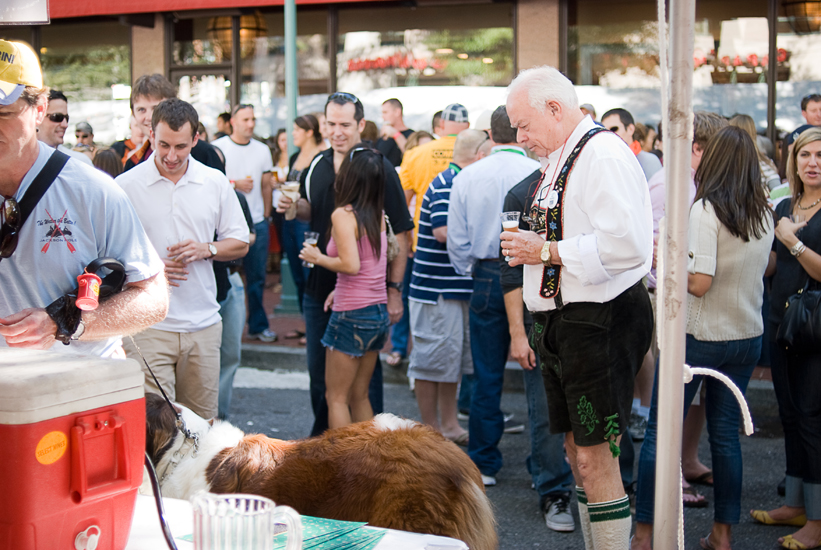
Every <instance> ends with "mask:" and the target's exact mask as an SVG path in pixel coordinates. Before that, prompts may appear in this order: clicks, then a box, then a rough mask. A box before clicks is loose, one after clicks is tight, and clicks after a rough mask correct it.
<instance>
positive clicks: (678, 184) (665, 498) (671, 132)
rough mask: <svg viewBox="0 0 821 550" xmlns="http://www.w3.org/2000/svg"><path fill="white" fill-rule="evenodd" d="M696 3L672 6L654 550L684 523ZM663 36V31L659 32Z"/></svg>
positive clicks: (668, 549) (686, 0)
mask: <svg viewBox="0 0 821 550" xmlns="http://www.w3.org/2000/svg"><path fill="white" fill-rule="evenodd" d="M694 27H695V0H670V29H671V30H670V38H671V43H672V45H671V49H670V58H671V74H672V86H671V94H670V102H669V119H670V121H669V124H668V125H667V128H663V129H662V131H663V132H664V151H665V154H664V160H665V162H664V164H665V170H666V171H667V178H666V179H667V196H666V217H667V223H666V235H662V236H660V238H662V239H665V243H664V244H665V246H664V247H663V248H664V260H663V266H662V269H663V273H662V274H661V277H662V278H663V284H662V296H661V303H660V304H659V306H658V314H657V320H658V322H659V323H663V324H664V340H665V341H664V342H663V346H662V348H661V353H660V366H659V383H658V403H660V405H659V408H658V442H657V446H656V449H657V454H656V507H655V523H654V538H653V548H655V550H673V549H676V548H679V536H678V531H679V529H678V525H679V519H680V517H681V507H682V501H681V427H682V409H683V401H684V393H683V390H684V383H683V365H684V331H685V320H686V304H687V224H688V218H689V212H690V199H689V187H690V158H691V147H692V140H693V114H692V113H693V108H692V107H693V101H692V95H693V93H692V88H693V40H694ZM659 31H660V32H659V35H660V36H663V32H662V31H663V29H659Z"/></svg>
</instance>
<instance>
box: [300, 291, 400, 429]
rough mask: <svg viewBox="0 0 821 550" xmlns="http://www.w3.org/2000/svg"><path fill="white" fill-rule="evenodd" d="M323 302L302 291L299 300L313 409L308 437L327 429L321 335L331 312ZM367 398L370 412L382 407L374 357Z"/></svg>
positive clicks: (379, 375)
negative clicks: (303, 317) (303, 323)
mask: <svg viewBox="0 0 821 550" xmlns="http://www.w3.org/2000/svg"><path fill="white" fill-rule="evenodd" d="M324 302H325V300H324V299H323V300H319V299H317V298H314V297H313V296H311V295H310V294H305V298H304V299H303V303H302V311H303V315H304V316H305V338H306V340H307V344H306V346H305V353H306V356H307V357H306V358H307V360H308V376H309V377H310V380H311V381H310V393H311V408H312V409H313V411H314V425H313V427H312V428H311V436H312V437H313V436H315V435H319V434H321V433H322V432H324V431H325V430H327V429H328V403H327V402H326V401H325V346H323V345H322V337H323V336H324V335H325V330H326V329H327V328H328V321H330V319H331V312H330V311H324V310H323V305H324ZM368 399H370V401H371V408H373V413H374V414H379V413H381V412H382V411H384V410H385V405H384V400H383V395H382V362H381V361H380V360H379V359H377V360H376V367H375V368H374V370H373V375H372V376H371V384H370V387H369V388H368Z"/></svg>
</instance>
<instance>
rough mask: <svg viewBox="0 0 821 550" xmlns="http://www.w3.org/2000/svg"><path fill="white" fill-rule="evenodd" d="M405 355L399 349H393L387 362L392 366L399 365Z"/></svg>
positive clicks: (386, 359)
mask: <svg viewBox="0 0 821 550" xmlns="http://www.w3.org/2000/svg"><path fill="white" fill-rule="evenodd" d="M402 359H404V357H403V356H402V354H401V353H399V352H398V351H392V352H390V353H389V354H388V356H387V357H386V358H385V362H386V363H387V364H388V365H390V366H391V367H398V366H399V363H401V362H402Z"/></svg>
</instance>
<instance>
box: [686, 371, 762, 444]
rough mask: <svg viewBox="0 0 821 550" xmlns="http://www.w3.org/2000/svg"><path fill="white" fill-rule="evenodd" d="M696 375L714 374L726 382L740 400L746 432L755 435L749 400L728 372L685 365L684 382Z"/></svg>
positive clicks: (737, 399)
mask: <svg viewBox="0 0 821 550" xmlns="http://www.w3.org/2000/svg"><path fill="white" fill-rule="evenodd" d="M696 375H703V376H712V377H713V378H717V379H718V380H720V381H722V382H724V385H725V386H727V387H728V388H730V391H731V392H733V395H735V399H736V401H738V406H739V408H740V409H741V415H742V416H743V417H744V433H745V434H747V435H753V418H752V416H750V408H749V406H748V405H747V400H746V399H744V394H743V393H741V390H739V389H738V386H736V385H735V384H734V383H733V381H732V380H730V377H729V376H727V375H726V374H723V373H720V372H718V371H715V370H713V369H706V368H704V367H691V366H690V365H687V364H685V365H684V383H685V384H686V383H688V382H690V381H692V380H693V376H696Z"/></svg>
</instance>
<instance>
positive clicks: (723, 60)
mask: <svg viewBox="0 0 821 550" xmlns="http://www.w3.org/2000/svg"><path fill="white" fill-rule="evenodd" d="M721 63H722V65H729V64H730V56H729V55H725V56H724V57H722V58H721Z"/></svg>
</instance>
